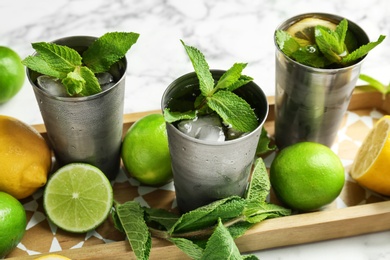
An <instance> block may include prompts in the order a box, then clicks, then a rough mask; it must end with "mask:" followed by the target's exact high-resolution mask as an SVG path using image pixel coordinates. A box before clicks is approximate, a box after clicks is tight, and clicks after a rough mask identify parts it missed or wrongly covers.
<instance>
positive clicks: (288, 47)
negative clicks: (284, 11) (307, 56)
mask: <svg viewBox="0 0 390 260" xmlns="http://www.w3.org/2000/svg"><path fill="white" fill-rule="evenodd" d="M275 37H276V43H277V44H278V46H279V48H280V50H281V51H282V52H283V53H284V54H286V55H287V56H288V57H291V55H292V54H293V53H294V52H296V51H297V50H298V49H299V48H300V47H301V45H300V44H299V43H298V41H297V40H296V39H295V38H294V37H293V36H291V35H290V34H289V33H288V32H286V31H283V30H277V31H276V33H275Z"/></svg>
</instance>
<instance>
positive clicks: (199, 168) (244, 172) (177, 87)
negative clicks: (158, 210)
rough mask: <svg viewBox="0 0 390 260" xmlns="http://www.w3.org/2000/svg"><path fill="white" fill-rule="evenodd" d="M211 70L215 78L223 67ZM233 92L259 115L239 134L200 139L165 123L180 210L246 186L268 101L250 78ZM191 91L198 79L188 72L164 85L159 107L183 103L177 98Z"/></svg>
mask: <svg viewBox="0 0 390 260" xmlns="http://www.w3.org/2000/svg"><path fill="white" fill-rule="evenodd" d="M211 73H212V75H213V77H214V79H215V80H218V79H219V78H220V77H221V76H222V74H223V73H224V71H220V70H211ZM235 92H236V94H238V95H239V96H241V97H242V98H244V99H245V100H246V101H247V102H248V103H249V104H250V105H251V107H252V108H254V111H255V113H256V115H257V116H258V119H259V126H258V127H257V128H256V129H255V130H254V131H252V132H251V133H249V134H247V135H245V136H243V137H240V138H238V139H235V140H230V141H225V142H222V143H218V142H210V141H203V140H198V139H195V138H192V137H190V136H188V135H186V134H184V133H182V132H181V131H179V130H178V129H177V128H176V127H175V126H174V125H172V124H169V123H167V125H166V127H167V134H168V143H169V150H170V154H171V159H172V171H173V180H174V186H175V191H176V200H177V204H178V207H179V209H180V211H182V212H188V211H190V210H192V209H195V208H198V207H200V206H203V205H206V204H208V203H210V202H212V201H215V200H218V199H221V198H225V197H228V196H231V195H238V196H242V195H244V193H245V191H246V189H247V184H248V180H249V177H250V173H251V168H252V163H253V161H254V158H255V153H256V147H257V144H258V141H259V138H260V134H261V129H262V126H263V123H264V121H265V119H266V117H267V115H268V102H267V98H266V96H265V94H264V92H263V91H262V90H261V89H260V87H259V86H257V85H256V84H255V83H253V82H250V83H248V84H247V85H245V86H242V87H241V88H239V89H238V90H236V91H235ZM194 93H195V95H196V96H197V95H198V94H199V80H198V78H197V76H196V74H195V73H194V72H192V73H188V74H186V75H183V76H182V77H180V78H178V79H176V80H175V81H173V82H172V83H171V84H170V85H169V86H168V88H167V89H166V90H165V93H164V94H163V97H162V102H161V106H162V109H164V108H166V107H172V106H182V105H184V106H185V105H186V103H185V101H184V102H182V101H177V100H180V99H181V97H184V96H188V95H190V96H191V95H192V94H194ZM195 95H192V97H194V96H195ZM176 101H177V104H174V103H175V102H176ZM188 104H192V105H193V102H192V101H191V102H188Z"/></svg>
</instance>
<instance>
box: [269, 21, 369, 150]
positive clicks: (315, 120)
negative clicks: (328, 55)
mask: <svg viewBox="0 0 390 260" xmlns="http://www.w3.org/2000/svg"><path fill="white" fill-rule="evenodd" d="M313 16H314V17H318V18H322V19H325V20H330V21H333V22H334V23H335V24H338V23H339V22H340V21H341V20H342V19H343V18H342V17H339V16H335V15H331V14H324V13H310V14H303V15H298V16H295V17H292V18H290V19H288V20H287V21H285V22H283V23H282V24H281V25H280V26H279V27H278V28H277V30H285V29H287V28H288V27H289V26H291V25H292V24H294V23H296V22H298V21H299V20H301V19H303V18H306V17H313ZM348 30H350V31H351V32H352V33H353V34H354V35H355V37H356V39H357V41H358V45H359V46H360V45H363V44H367V43H368V42H369V39H368V36H367V35H366V33H365V32H364V31H363V30H362V29H361V28H360V27H359V26H357V25H356V24H355V23H353V22H351V21H348ZM275 45H276V66H275V69H276V71H275V81H276V86H275V142H276V144H277V146H278V147H279V148H280V149H282V148H284V147H286V146H289V145H292V144H294V143H297V142H300V141H313V142H318V143H322V144H324V145H327V146H331V145H332V144H333V142H334V140H335V138H336V135H337V131H338V129H339V126H340V124H341V121H342V119H343V116H344V114H345V112H346V110H347V108H348V104H349V101H350V98H351V95H352V92H353V89H354V87H355V85H356V81H357V79H358V77H359V74H360V68H361V65H362V62H363V59H364V58H363V59H360V60H359V61H358V62H357V63H355V64H353V65H351V66H348V67H344V68H336V69H318V68H313V67H309V66H305V65H302V64H300V63H298V62H296V61H294V60H292V59H290V58H289V57H287V56H286V55H285V54H284V53H283V52H282V51H281V50H280V49H279V46H278V44H277V43H276V41H275Z"/></svg>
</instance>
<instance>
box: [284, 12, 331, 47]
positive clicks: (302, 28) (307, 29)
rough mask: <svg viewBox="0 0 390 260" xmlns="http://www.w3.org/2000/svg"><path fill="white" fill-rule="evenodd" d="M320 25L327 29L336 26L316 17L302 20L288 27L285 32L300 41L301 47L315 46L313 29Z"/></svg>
mask: <svg viewBox="0 0 390 260" xmlns="http://www.w3.org/2000/svg"><path fill="white" fill-rule="evenodd" d="M317 25H321V26H324V27H327V28H329V29H332V30H334V29H336V24H334V23H332V22H330V21H327V20H323V19H319V18H316V17H308V18H304V19H302V20H300V21H298V22H297V23H294V24H293V25H291V26H290V27H288V29H287V32H288V33H289V34H290V35H292V36H294V37H296V38H298V39H299V40H300V41H302V43H303V44H302V45H312V44H315V43H316V41H315V37H314V27H316V26H317Z"/></svg>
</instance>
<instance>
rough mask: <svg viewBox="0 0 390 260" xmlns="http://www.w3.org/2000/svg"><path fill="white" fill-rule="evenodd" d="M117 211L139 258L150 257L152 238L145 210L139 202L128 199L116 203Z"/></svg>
mask: <svg viewBox="0 0 390 260" xmlns="http://www.w3.org/2000/svg"><path fill="white" fill-rule="evenodd" d="M116 211H117V215H118V218H119V220H120V223H121V224H122V227H123V230H124V231H125V232H126V236H127V238H128V239H129V243H130V245H131V248H132V249H133V251H134V254H135V255H136V257H137V259H140V260H144V259H145V260H146V259H149V254H150V248H151V246H152V240H151V236H150V233H149V230H148V226H147V225H146V223H145V220H144V210H143V209H142V208H141V206H140V205H139V203H137V202H134V201H128V202H126V203H124V204H120V205H116Z"/></svg>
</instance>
